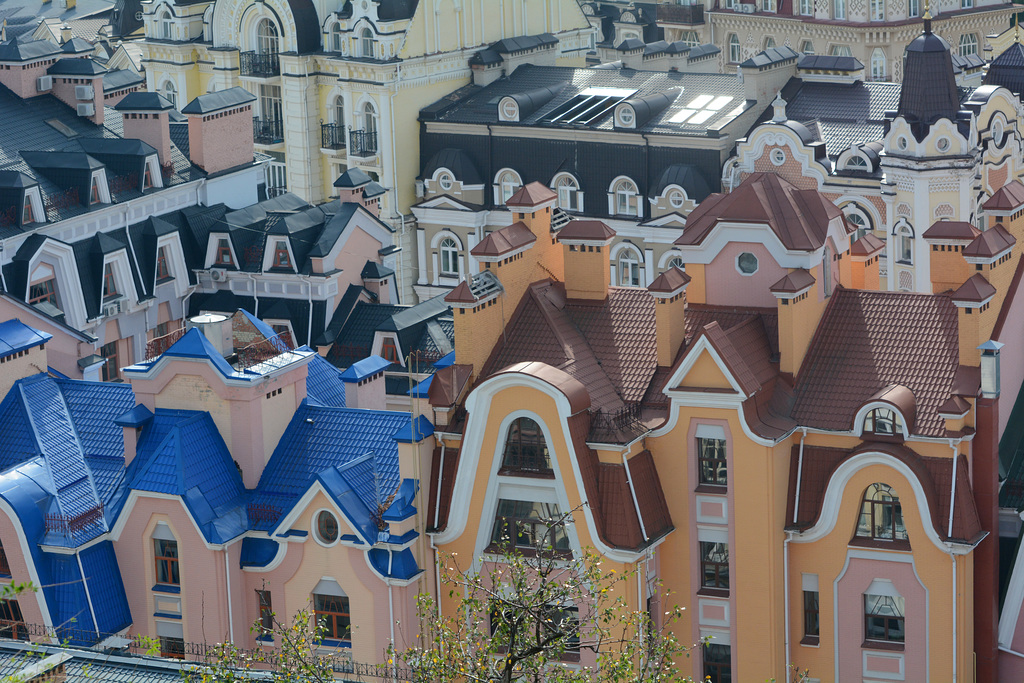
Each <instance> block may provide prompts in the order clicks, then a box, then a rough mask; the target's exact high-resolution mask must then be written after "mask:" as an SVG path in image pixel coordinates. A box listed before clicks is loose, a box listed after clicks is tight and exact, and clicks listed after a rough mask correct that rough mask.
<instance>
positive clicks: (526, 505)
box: [491, 499, 569, 550]
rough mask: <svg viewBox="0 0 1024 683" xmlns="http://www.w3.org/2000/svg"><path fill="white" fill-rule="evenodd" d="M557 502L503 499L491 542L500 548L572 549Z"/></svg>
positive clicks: (499, 503)
mask: <svg viewBox="0 0 1024 683" xmlns="http://www.w3.org/2000/svg"><path fill="white" fill-rule="evenodd" d="M561 518H562V515H561V513H560V512H559V510H558V505H557V504H555V503H533V502H529V501H524V500H504V499H503V500H499V501H498V510H497V512H496V514H495V518H494V527H493V528H492V530H491V543H492V544H493V545H496V546H499V547H505V546H512V547H516V548H531V549H535V550H536V549H539V550H569V536H568V534H566V531H565V524H564V523H562V522H561V521H560V520H561Z"/></svg>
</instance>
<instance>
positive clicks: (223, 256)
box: [214, 237, 234, 266]
mask: <svg viewBox="0 0 1024 683" xmlns="http://www.w3.org/2000/svg"><path fill="white" fill-rule="evenodd" d="M233 264H234V261H232V260H231V245H230V244H229V243H228V240H227V238H226V237H222V238H220V239H219V240H217V259H216V260H215V261H214V265H218V266H230V265H233Z"/></svg>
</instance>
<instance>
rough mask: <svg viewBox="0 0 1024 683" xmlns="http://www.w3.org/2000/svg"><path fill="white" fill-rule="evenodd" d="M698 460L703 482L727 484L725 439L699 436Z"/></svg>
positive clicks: (713, 484) (701, 481)
mask: <svg viewBox="0 0 1024 683" xmlns="http://www.w3.org/2000/svg"><path fill="white" fill-rule="evenodd" d="M697 462H698V468H699V470H700V483H701V484H710V485H712V486H725V485H726V484H728V483H729V478H728V471H727V469H726V466H725V439H716V438H708V437H702V436H698V437H697Z"/></svg>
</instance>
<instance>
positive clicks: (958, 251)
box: [923, 221, 981, 293]
mask: <svg viewBox="0 0 1024 683" xmlns="http://www.w3.org/2000/svg"><path fill="white" fill-rule="evenodd" d="M980 234H981V231H980V230H978V229H977V228H976V227H974V226H973V225H971V224H970V223H965V222H963V221H938V222H937V223H935V224H934V225H932V227H930V228H928V229H927V230H925V232H924V235H923V237H924V239H925V241H926V242H927V243H928V245H929V246H930V247H931V251H930V252H929V255H930V257H931V258H930V270H931V276H932V292H934V293H938V292H945V291H946V290H949V289H956V288H957V287H959V286H960V285H961V284H963V283H964V281H965V280H967V278H969V277H970V276H971V275H972V274H973V273H974V268H972V267H971V265H970V264H969V263H967V261H965V260H964V254H963V252H964V249H965V248H966V247H967V245H969V244H970V243H971V242H973V241H974V240H975V238H977V237H978V235H980Z"/></svg>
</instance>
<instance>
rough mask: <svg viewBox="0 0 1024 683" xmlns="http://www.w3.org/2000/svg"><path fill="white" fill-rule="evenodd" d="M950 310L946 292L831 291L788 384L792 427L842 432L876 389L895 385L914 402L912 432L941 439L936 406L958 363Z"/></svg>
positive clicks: (943, 397) (949, 388)
mask: <svg viewBox="0 0 1024 683" xmlns="http://www.w3.org/2000/svg"><path fill="white" fill-rule="evenodd" d="M958 343H959V331H958V324H957V309H956V307H955V306H953V304H952V302H951V300H950V297H949V295H948V294H909V293H902V292H871V291H862V290H852V289H844V288H841V287H839V288H837V289H836V290H835V292H833V294H832V298H831V300H830V301H829V304H828V306H827V307H826V309H825V312H824V314H823V316H822V319H821V322H820V323H819V325H818V330H817V332H816V333H815V336H814V338H813V340H812V341H811V345H810V348H808V350H807V354H806V356H805V358H804V362H803V365H802V366H801V368H800V373H799V375H798V377H797V381H796V386H795V404H794V406H793V410H792V413H791V416H792V417H793V419H795V420H796V421H797V422H798V423H799V424H801V425H805V426H808V427H815V428H819V429H828V430H836V431H845V430H848V429H852V428H853V418H854V416H855V415H856V413H857V410H858V409H859V408H860V407H861V406H862V405H863V404H864V403H866V402H867V401H868V400H870V399H871V397H872V396H874V395H875V394H876V393H877V392H878V391H879V390H880V389H882V388H884V387H886V386H887V385H890V384H901V385H903V386H905V387H907V388H908V389H909V390H910V391H912V392H913V394H914V397H915V398H916V404H917V418H916V423H915V425H914V432H915V433H918V434H922V435H925V436H943V435H944V434H945V421H944V420H943V419H942V418H941V417H939V414H938V407H939V406H940V405H941V404H942V403H944V402H945V400H946V399H947V398H949V396H950V394H951V393H952V388H953V380H954V376H955V374H956V371H957V367H958V357H959V349H958Z"/></svg>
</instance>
